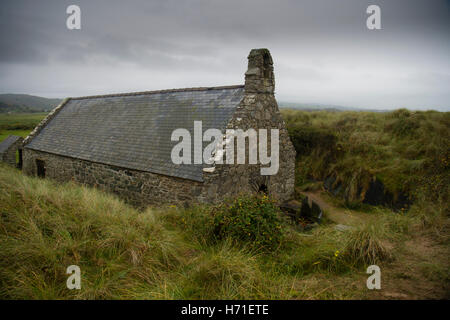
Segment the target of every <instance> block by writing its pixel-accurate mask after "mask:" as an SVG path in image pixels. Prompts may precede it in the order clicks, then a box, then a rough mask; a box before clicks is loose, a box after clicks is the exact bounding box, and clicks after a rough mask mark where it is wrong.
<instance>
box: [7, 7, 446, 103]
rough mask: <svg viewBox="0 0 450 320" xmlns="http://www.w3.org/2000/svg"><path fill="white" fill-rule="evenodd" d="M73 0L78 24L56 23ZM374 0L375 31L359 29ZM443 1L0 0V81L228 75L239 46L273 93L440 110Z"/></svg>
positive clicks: (141, 81) (71, 87) (74, 89)
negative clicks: (268, 63) (267, 73)
mask: <svg viewBox="0 0 450 320" xmlns="http://www.w3.org/2000/svg"><path fill="white" fill-rule="evenodd" d="M70 4H77V5H79V6H80V7H81V15H82V29H81V30H79V31H74V30H68V29H67V28H66V18H67V14H66V8H67V6H68V5H70ZM369 4H378V5H379V6H380V7H381V14H382V28H383V29H382V30H377V31H369V30H368V29H367V28H366V18H367V14H366V8H367V6H368V5H369ZM449 9H450V5H449V1H438V0H433V1H419V0H417V1H416V0H414V1H413V0H397V1H393V0H385V1H377V0H370V1H369V0H339V1H336V0H311V1H299V0H281V1H273V0H252V1H246V0H240V1H238V0H227V1H223V0H222V1H216V0H191V1H179V0H176V1H175V0H161V1H155V0H154V1H143V0H142V1H111V0H108V1H106V0H96V1H92V0H90V1H88V0H84V1H66V0H64V1H32V0H29V1H24V0H6V1H5V0H2V1H1V2H0V45H1V50H0V88H1V91H3V92H25V93H32V94H41V95H47V96H58V97H63V96H76V95H87V94H97V93H106V92H114V91H129V90H131V91H135V90H151V89H162V88H172V87H190V86H196V85H200V86H206V85H222V84H235V83H242V82H243V73H244V71H245V68H246V56H247V54H248V52H249V50H250V49H251V48H254V47H267V48H269V49H270V50H271V52H272V55H273V57H274V61H275V70H276V77H277V95H278V99H279V100H285V101H286V100H292V101H299V102H316V103H330V104H345V105H351V106H362V107H372V108H376V107H378V108H394V107H403V106H406V107H435V108H441V109H447V110H448V109H449V106H450V104H449V98H450V93H448V92H449V90H448V88H449V86H450V76H449V75H450V63H449V59H448V56H449V53H450V42H449V39H448V34H449V31H450V19H449V18H450V14H449Z"/></svg>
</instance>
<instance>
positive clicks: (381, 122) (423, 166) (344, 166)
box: [282, 109, 450, 210]
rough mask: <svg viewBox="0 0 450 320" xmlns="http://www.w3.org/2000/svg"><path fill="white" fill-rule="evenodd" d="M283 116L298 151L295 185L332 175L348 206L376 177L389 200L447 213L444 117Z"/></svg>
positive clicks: (447, 120) (447, 123)
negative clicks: (423, 204) (420, 202)
mask: <svg viewBox="0 0 450 320" xmlns="http://www.w3.org/2000/svg"><path fill="white" fill-rule="evenodd" d="M282 114H283V117H284V119H285V120H286V123H287V126H288V129H289V131H290V135H291V139H292V140H293V142H294V145H296V149H297V155H298V166H297V183H298V185H300V186H301V185H304V184H306V183H308V182H310V181H317V180H319V181H323V180H324V179H325V178H326V177H328V176H330V175H334V176H336V177H337V180H338V181H339V182H341V183H342V185H343V186H344V188H343V191H345V195H346V199H347V202H348V204H352V202H354V203H357V202H360V200H361V199H360V195H361V191H362V192H364V191H365V190H367V187H368V185H369V182H370V181H371V179H373V178H374V177H375V178H376V179H378V180H379V181H381V182H382V183H383V184H384V187H385V188H386V190H387V191H389V192H390V193H391V194H392V195H393V196H394V198H396V197H398V196H399V194H401V193H403V194H405V195H407V196H409V197H410V199H412V200H413V201H414V202H417V201H416V200H420V198H423V197H424V196H425V197H426V202H437V203H439V205H440V206H441V207H442V208H444V209H445V210H449V207H448V203H449V202H450V201H449V200H450V199H449V185H450V170H449V162H450V151H449V148H448V146H449V143H450V130H449V127H450V113H449V112H444V113H443V112H436V111H414V112H412V111H408V110H406V109H400V110H396V111H393V112H388V113H375V112H326V111H317V112H305V111H296V110H282ZM296 143H297V144H296ZM344 189H345V190H344Z"/></svg>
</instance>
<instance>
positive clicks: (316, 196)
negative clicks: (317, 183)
mask: <svg viewBox="0 0 450 320" xmlns="http://www.w3.org/2000/svg"><path fill="white" fill-rule="evenodd" d="M301 193H302V194H303V195H305V196H307V197H308V199H309V200H310V201H311V200H313V201H314V202H315V203H317V204H318V205H319V207H320V208H321V209H322V210H323V211H324V214H325V216H326V217H328V218H329V219H330V220H332V221H333V222H335V223H338V224H344V225H351V226H355V225H359V224H361V223H365V222H367V220H368V219H370V218H371V217H369V215H366V214H364V213H361V212H356V211H352V210H348V209H344V208H338V207H335V206H334V205H332V204H330V203H329V202H328V201H327V200H326V199H325V197H324V194H323V192H320V191H317V192H301Z"/></svg>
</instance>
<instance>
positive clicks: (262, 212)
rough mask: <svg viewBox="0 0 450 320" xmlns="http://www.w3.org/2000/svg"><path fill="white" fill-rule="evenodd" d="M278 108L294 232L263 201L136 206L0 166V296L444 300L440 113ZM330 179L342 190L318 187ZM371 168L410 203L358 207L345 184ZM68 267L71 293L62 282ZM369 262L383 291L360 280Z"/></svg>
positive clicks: (357, 185) (449, 252)
mask: <svg viewBox="0 0 450 320" xmlns="http://www.w3.org/2000/svg"><path fill="white" fill-rule="evenodd" d="M282 114H283V116H284V118H285V120H286V123H287V125H288V129H289V132H290V135H291V139H292V141H293V143H294V145H295V147H296V150H297V159H296V161H297V169H296V198H297V199H298V200H300V199H301V197H303V196H304V195H305V194H307V195H308V196H310V197H311V198H313V199H314V200H315V201H317V203H318V204H319V205H320V206H321V207H322V209H323V211H324V216H325V218H324V221H323V223H321V224H320V225H318V226H316V227H314V228H312V229H311V230H304V229H302V228H301V227H299V225H297V224H295V223H294V222H292V221H291V220H289V219H288V218H287V217H286V216H285V215H284V214H283V213H282V212H281V211H280V210H279V208H278V207H277V205H276V204H275V203H273V202H272V201H271V200H270V199H269V198H267V197H265V196H263V197H253V198H248V197H241V198H239V199H235V200H231V199H230V200H229V201H227V202H226V203H225V204H223V205H220V206H209V205H202V206H196V207H192V208H188V209H186V208H182V207H175V206H169V207H161V208H147V209H144V210H138V209H136V208H133V207H131V206H129V205H127V204H126V203H124V202H123V201H122V200H120V199H119V198H117V197H116V196H113V195H110V194H107V193H104V192H102V191H99V190H96V189H94V188H87V187H85V186H80V185H77V184H74V183H64V184H60V183H56V182H53V181H51V180H48V179H39V178H35V177H27V176H24V175H23V174H22V173H21V172H20V171H18V170H16V169H12V168H8V167H6V166H4V165H0V189H1V190H2V192H0V226H1V227H0V298H1V299H73V298H76V299H417V298H421V299H424V298H437V299H448V298H449V297H450V290H449V289H450V265H449V260H448V257H449V256H450V239H449V234H450V232H449V231H450V228H449V227H450V223H449V209H448V202H449V201H448V195H449V194H448V193H449V192H448V186H449V185H450V183H449V180H448V179H449V168H448V152H449V150H448V145H449V143H448V142H449V127H450V126H449V113H439V112H409V111H407V110H399V111H395V112H391V113H369V112H326V111H320V112H302V111H292V110H283V111H282ZM43 116H44V115H43V114H41V115H39V116H38V115H23V120H22V119H21V116H19V115H14V116H12V117H11V118H10V120H11V121H10V122H8V121H5V117H4V116H1V118H0V125H5V126H6V128H9V129H13V128H12V127H11V126H9V124H12V123H14V124H15V125H16V124H17V125H18V126H20V125H22V123H24V124H25V123H27V125H29V126H31V123H32V121H39V120H40V118H39V117H41V118H42V117H43ZM13 119H14V120H13ZM9 129H8V130H9ZM31 129H32V128H30V130H31ZM23 130H24V131H26V130H28V129H23ZM331 174H335V175H336V176H337V177H338V178H339V179H340V182H341V183H342V184H343V185H344V188H343V190H344V191H345V190H347V189H348V190H349V192H343V193H342V194H336V195H333V194H331V193H327V192H325V191H324V189H323V183H322V182H323V180H324V179H325V178H326V177H327V176H329V175H331ZM374 176H375V177H376V178H377V179H380V181H382V183H383V184H384V185H385V187H386V190H388V191H389V192H392V194H399V193H400V192H405V193H406V192H407V193H408V195H411V199H412V202H411V203H410V204H409V205H408V207H407V208H402V210H400V209H396V208H394V209H393V208H390V207H388V206H370V205H368V204H364V203H362V202H361V198H360V195H361V192H360V193H358V192H353V193H352V192H350V191H351V190H364V187H365V186H367V181H368V180H370V178H371V177H374ZM338 224H341V225H342V224H345V225H347V226H349V227H350V228H347V229H346V230H344V231H343V230H342V229H339V228H337V226H338ZM72 264H76V265H79V266H80V268H81V273H82V289H81V290H68V289H67V288H66V280H67V275H66V267H67V266H69V265H72ZM371 264H377V265H378V266H380V268H381V270H382V289H381V290H368V289H367V287H366V280H367V277H368V275H367V274H366V268H367V266H369V265H371Z"/></svg>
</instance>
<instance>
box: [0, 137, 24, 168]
mask: <svg viewBox="0 0 450 320" xmlns="http://www.w3.org/2000/svg"><path fill="white" fill-rule="evenodd" d="M22 141H23V139H22V138H21V139H18V140H17V141H16V142H14V143H13V144H12V145H11V146H9V148H8V149H7V150H6V151H5V152H2V153H0V161H2V162H5V163H7V164H8V165H10V166H13V167H17V162H16V152H17V150H19V149H20V148H22Z"/></svg>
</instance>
